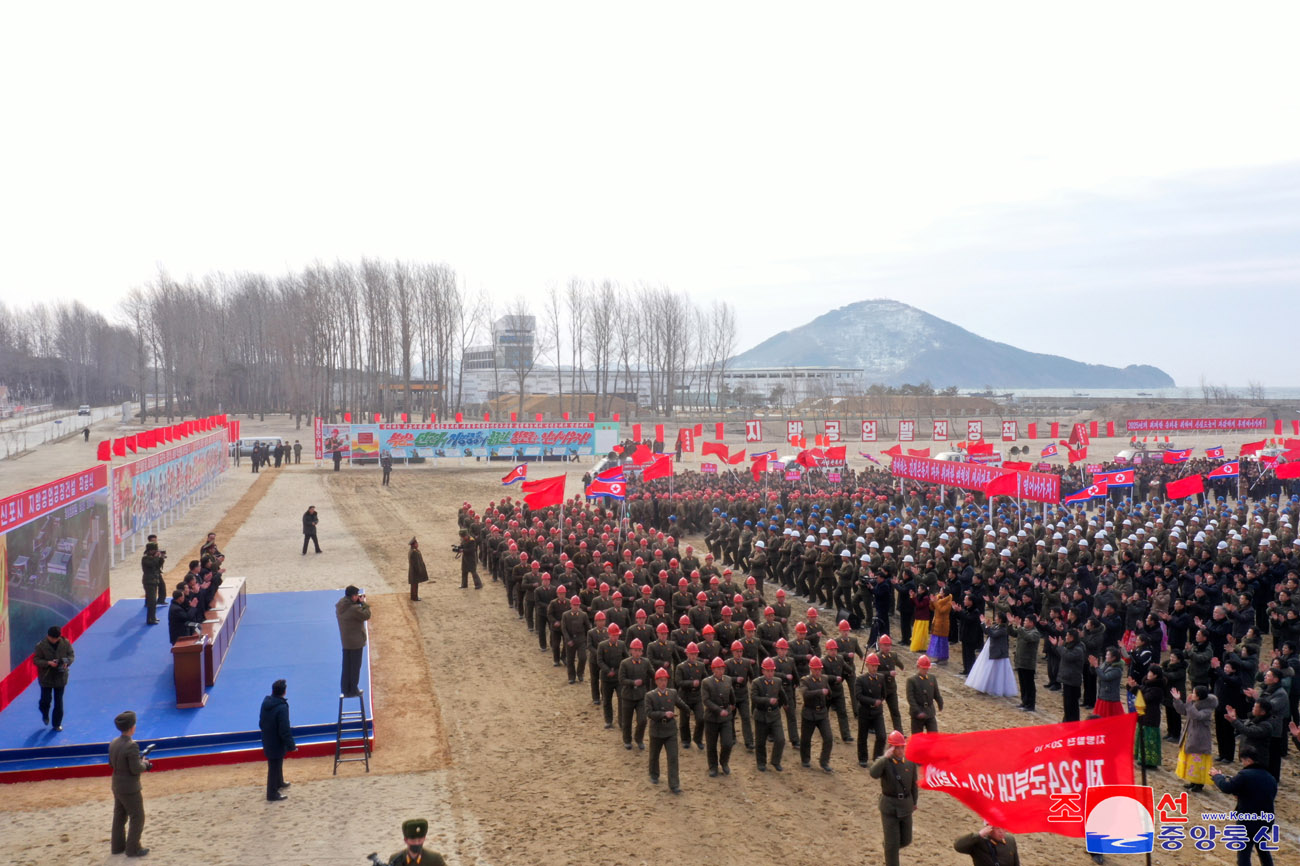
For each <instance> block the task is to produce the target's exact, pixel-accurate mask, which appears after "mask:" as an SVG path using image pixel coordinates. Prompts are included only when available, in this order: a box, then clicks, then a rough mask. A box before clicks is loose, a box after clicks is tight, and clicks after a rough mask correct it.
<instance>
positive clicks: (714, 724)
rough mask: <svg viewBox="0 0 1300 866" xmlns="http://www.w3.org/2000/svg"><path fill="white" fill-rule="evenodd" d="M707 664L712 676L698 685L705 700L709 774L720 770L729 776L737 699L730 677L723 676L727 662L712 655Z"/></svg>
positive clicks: (705, 737) (705, 736) (705, 735)
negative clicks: (711, 659) (733, 721)
mask: <svg viewBox="0 0 1300 866" xmlns="http://www.w3.org/2000/svg"><path fill="white" fill-rule="evenodd" d="M710 666H711V667H712V669H713V676H711V677H709V678H708V679H706V680H705V681H704V683H703V684H702V685H701V686H700V692H701V696H702V698H703V701H704V739H705V742H706V743H707V745H708V758H709V775H710V776H716V775H718V770H719V769H721V770H722V772H723V773H724V774H726V775H728V776H730V775H731V767H730V766H729V763H730V761H731V747H732V746H733V745H734V744H735V742H736V728H735V726H734V725H733V724H732V719H733V713H734V711H735V709H736V699H735V694H734V692H733V691H732V689H731V678H730V677H728V676H726V667H727V663H726V662H725V661H723V660H722V659H721V658H720V657H715V658H714V659H713V661H712V662H711V663H710ZM719 740H721V749H719Z"/></svg>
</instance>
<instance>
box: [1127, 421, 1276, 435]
mask: <svg viewBox="0 0 1300 866" xmlns="http://www.w3.org/2000/svg"><path fill="white" fill-rule="evenodd" d="M1124 423H1125V424H1126V425H1127V426H1128V432H1130V433H1150V432H1153V431H1157V430H1158V431H1161V432H1164V431H1166V430H1168V431H1176V430H1267V429H1268V419H1267V418H1130V419H1129V420H1128V421H1125V422H1124Z"/></svg>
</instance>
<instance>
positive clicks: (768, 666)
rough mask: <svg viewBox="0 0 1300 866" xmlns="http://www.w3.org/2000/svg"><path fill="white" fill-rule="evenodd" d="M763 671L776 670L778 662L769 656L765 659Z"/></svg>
mask: <svg viewBox="0 0 1300 866" xmlns="http://www.w3.org/2000/svg"><path fill="white" fill-rule="evenodd" d="M763 670H765V671H774V670H776V662H775V661H773V660H772V657H771V656H768V657H767V658H765V659H763Z"/></svg>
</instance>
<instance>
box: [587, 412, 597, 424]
mask: <svg viewBox="0 0 1300 866" xmlns="http://www.w3.org/2000/svg"><path fill="white" fill-rule="evenodd" d="M587 420H588V421H590V422H591V423H592V424H595V423H596V413H595V412H588V413H587Z"/></svg>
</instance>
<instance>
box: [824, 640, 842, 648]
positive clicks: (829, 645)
mask: <svg viewBox="0 0 1300 866" xmlns="http://www.w3.org/2000/svg"><path fill="white" fill-rule="evenodd" d="M839 648H840V645H839V644H837V643H836V642H835V639H834V638H831V639H830V640H828V641H826V649H827V650H837V649H839Z"/></svg>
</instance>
